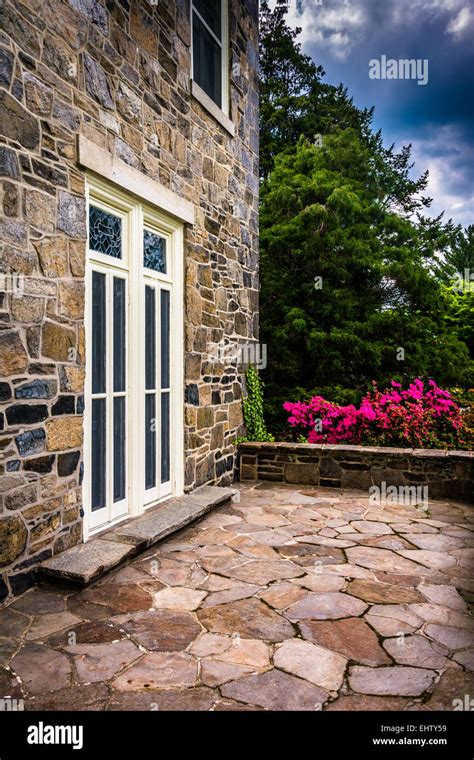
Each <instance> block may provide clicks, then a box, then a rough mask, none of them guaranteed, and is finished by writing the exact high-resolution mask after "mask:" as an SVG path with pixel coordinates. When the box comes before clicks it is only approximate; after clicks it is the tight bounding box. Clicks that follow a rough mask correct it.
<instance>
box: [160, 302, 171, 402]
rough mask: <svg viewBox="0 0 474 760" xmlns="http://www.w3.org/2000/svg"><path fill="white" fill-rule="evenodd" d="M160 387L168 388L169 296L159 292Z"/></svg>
mask: <svg viewBox="0 0 474 760" xmlns="http://www.w3.org/2000/svg"><path fill="white" fill-rule="evenodd" d="M161 387H162V388H163V389H164V388H169V387H170V294H169V291H168V290H162V291H161Z"/></svg>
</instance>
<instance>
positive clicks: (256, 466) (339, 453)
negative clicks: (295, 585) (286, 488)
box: [239, 443, 474, 501]
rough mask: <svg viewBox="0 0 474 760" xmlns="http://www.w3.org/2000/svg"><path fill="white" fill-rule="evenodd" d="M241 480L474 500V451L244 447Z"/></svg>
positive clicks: (241, 448) (280, 445) (302, 445)
mask: <svg viewBox="0 0 474 760" xmlns="http://www.w3.org/2000/svg"><path fill="white" fill-rule="evenodd" d="M239 474H240V480H242V481H244V480H271V481H274V482H278V483H294V484H295V485H296V484H297V485H311V486H327V487H330V488H341V489H353V488H355V489H361V490H364V491H367V490H368V489H369V488H370V487H371V486H374V485H375V486H379V487H380V486H382V483H385V486H386V487H387V488H388V487H389V486H397V487H399V486H427V488H428V491H427V493H428V497H429V498H432V499H446V498H450V499H460V500H464V501H474V452H472V451H444V450H443V451H442V450H434V449H397V448H388V447H387V448H383V447H375V446H374V447H372V446H331V445H328V444H309V443H242V444H240V446H239Z"/></svg>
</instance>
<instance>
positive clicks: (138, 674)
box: [0, 483, 474, 710]
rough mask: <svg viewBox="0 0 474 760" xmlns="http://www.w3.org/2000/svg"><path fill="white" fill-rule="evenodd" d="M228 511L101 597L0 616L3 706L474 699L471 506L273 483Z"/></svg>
mask: <svg viewBox="0 0 474 760" xmlns="http://www.w3.org/2000/svg"><path fill="white" fill-rule="evenodd" d="M238 498H239V501H235V502H234V503H232V504H231V505H227V506H224V507H221V508H218V509H216V510H215V511H214V512H212V513H210V514H208V515H207V516H206V517H204V518H203V519H202V520H201V521H200V522H199V523H197V524H195V525H193V526H191V527H188V528H185V529H184V530H182V531H181V532H180V533H178V534H175V535H174V536H173V537H171V538H168V539H167V540H165V541H164V542H162V543H161V544H159V545H158V546H155V547H154V548H153V549H150V550H148V551H147V552H146V553H145V554H144V555H142V556H139V557H137V558H135V559H134V560H133V561H132V562H130V564H128V565H127V566H125V567H122V568H121V569H118V570H117V571H115V572H114V573H113V574H110V575H109V576H108V577H106V578H104V579H102V580H101V581H100V582H98V583H96V584H95V585H94V586H90V587H89V588H87V589H85V590H80V591H78V590H75V589H73V588H57V587H56V588H55V587H52V586H42V587H38V588H34V589H32V590H30V591H28V592H27V593H25V594H24V595H23V596H21V597H19V598H17V599H16V600H14V601H13V602H12V604H10V606H9V607H6V608H3V609H1V610H0V699H1V698H2V697H6V696H9V697H11V698H15V699H18V698H23V699H24V701H25V709H27V710H38V709H47V710H107V709H108V710H259V709H264V710H321V709H322V710H384V709H385V710H452V709H453V700H457V699H458V700H461V701H463V702H464V700H465V696H466V695H469V694H474V677H473V674H472V670H473V668H474V624H473V621H474V618H472V617H471V615H470V610H469V606H470V602H472V600H473V598H474V581H473V580H472V566H473V564H474V563H473V556H472V555H473V551H474V548H473V547H474V534H473V530H474V526H473V520H474V510H473V506H472V505H469V504H462V503H459V502H441V501H438V502H431V503H430V505H429V512H428V513H426V512H423V511H421V510H420V509H416V508H414V507H407V506H394V505H388V506H385V507H377V508H374V507H373V506H372V505H370V504H369V501H368V497H367V496H366V495H365V494H364V493H363V492H356V491H353V492H347V493H343V494H342V495H341V492H340V491H331V490H329V489H326V488H308V487H303V488H301V489H299V490H295V487H294V486H292V487H285V486H281V485H278V486H273V485H272V484H270V483H257V484H255V483H252V484H249V485H246V484H241V485H240V487H239V493H238ZM457 704H459V703H457Z"/></svg>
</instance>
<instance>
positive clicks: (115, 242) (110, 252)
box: [89, 206, 122, 259]
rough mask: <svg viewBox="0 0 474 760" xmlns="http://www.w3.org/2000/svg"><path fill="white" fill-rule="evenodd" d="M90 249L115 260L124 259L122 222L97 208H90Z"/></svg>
mask: <svg viewBox="0 0 474 760" xmlns="http://www.w3.org/2000/svg"><path fill="white" fill-rule="evenodd" d="M89 248H90V249H91V251H97V252H98V253H104V254H105V255H106V256H112V258H114V259H121V258H122V220H121V219H120V217H118V216H115V215H114V214H109V213H108V211H103V210H102V209H101V208H97V206H89Z"/></svg>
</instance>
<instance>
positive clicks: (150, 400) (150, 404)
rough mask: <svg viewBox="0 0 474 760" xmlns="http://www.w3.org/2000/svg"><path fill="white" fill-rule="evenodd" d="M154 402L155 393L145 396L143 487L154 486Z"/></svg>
mask: <svg viewBox="0 0 474 760" xmlns="http://www.w3.org/2000/svg"><path fill="white" fill-rule="evenodd" d="M155 410H156V403H155V394H154V393H148V394H147V395H146V396H145V488H147V489H148V488H154V487H155V486H156V411H155Z"/></svg>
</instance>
